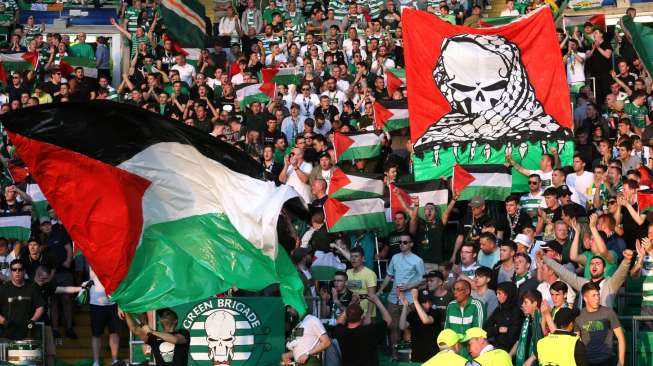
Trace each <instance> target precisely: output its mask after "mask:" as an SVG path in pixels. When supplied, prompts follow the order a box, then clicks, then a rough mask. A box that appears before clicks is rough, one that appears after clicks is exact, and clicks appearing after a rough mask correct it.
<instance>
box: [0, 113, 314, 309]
mask: <svg viewBox="0 0 653 366" xmlns="http://www.w3.org/2000/svg"><path fill="white" fill-rule="evenodd" d="M0 121H1V122H2V124H3V125H4V126H5V128H6V130H7V131H8V135H9V138H10V139H11V141H12V142H13V144H14V145H15V146H16V149H17V152H18V154H19V155H20V157H21V159H22V160H23V161H24V162H25V164H27V166H28V167H29V171H30V174H31V175H32V176H33V177H34V180H35V181H37V182H38V183H39V187H40V188H41V190H42V192H43V194H44V195H45V197H46V198H47V200H48V202H50V204H51V205H52V207H53V208H54V210H56V212H57V213H58V214H59V217H60V219H61V221H62V223H63V225H64V226H65V227H66V229H67V230H68V232H69V233H70V235H71V237H72V239H73V240H74V241H75V244H76V245H78V246H79V248H80V249H81V251H82V252H83V254H84V256H85V257H86V258H87V259H88V261H89V264H90V265H91V267H92V268H93V269H94V271H95V273H96V274H97V275H98V277H99V278H100V281H101V283H102V284H103V285H104V287H105V289H106V291H107V293H108V294H110V296H111V299H112V300H113V301H116V302H117V303H118V304H119V305H120V307H121V308H122V309H123V310H125V311H129V312H141V311H146V310H148V309H159V308H163V307H171V306H175V305H179V304H184V303H188V302H191V301H196V300H200V299H205V298H208V297H210V296H213V295H215V294H217V293H222V292H224V291H226V290H228V289H229V288H231V287H232V286H234V285H237V286H238V288H242V289H245V290H251V291H258V290H261V289H263V288H264V287H266V286H268V285H271V284H273V283H280V287H281V295H282V297H283V299H284V301H285V302H286V304H289V305H292V306H293V307H295V308H296V309H297V310H298V311H299V312H303V311H304V310H305V304H304V299H303V294H302V292H303V284H302V282H301V280H300V279H299V277H298V276H297V272H296V271H295V269H294V266H293V265H292V263H291V261H290V258H289V257H288V255H287V253H286V251H285V250H284V248H283V247H281V246H280V245H278V242H279V239H278V236H277V230H276V228H277V221H278V217H279V215H280V212H281V210H282V207H286V208H287V209H293V207H295V206H292V204H295V203H297V202H296V201H297V198H296V197H297V193H296V192H295V191H294V190H293V189H292V188H291V187H289V186H286V185H282V186H279V187H276V186H275V184H274V183H273V182H266V181H264V180H262V177H263V174H262V173H263V172H262V169H261V168H260V164H258V163H257V162H255V161H254V160H252V159H250V158H249V157H247V156H246V155H245V154H243V153H242V152H240V151H238V150H236V149H235V148H233V147H232V146H230V145H229V144H226V143H223V142H221V141H219V140H216V139H214V138H212V137H211V136H209V135H207V134H204V133H202V132H200V131H198V130H196V129H194V128H192V127H189V126H186V125H184V124H180V123H175V122H174V121H172V120H168V119H165V118H162V117H161V116H159V115H158V114H155V113H151V112H148V111H146V110H144V109H142V108H135V107H132V106H129V105H126V104H115V103H112V102H108V101H94V102H86V103H63V104H58V105H52V104H46V105H41V106H37V107H32V108H27V109H21V110H20V113H13V112H10V113H7V114H4V115H2V117H1V118H0ZM72 198H74V199H72ZM289 200H290V201H289ZM287 201H288V202H287ZM284 212H285V210H284ZM251 273H256V276H252V275H251Z"/></svg>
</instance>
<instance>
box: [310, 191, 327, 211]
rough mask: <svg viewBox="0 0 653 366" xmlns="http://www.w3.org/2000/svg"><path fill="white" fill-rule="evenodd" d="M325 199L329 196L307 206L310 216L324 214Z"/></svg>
mask: <svg viewBox="0 0 653 366" xmlns="http://www.w3.org/2000/svg"><path fill="white" fill-rule="evenodd" d="M327 198H329V196H324V197H322V198H316V199H314V200H313V202H311V204H310V205H308V211H309V212H310V214H311V215H313V214H316V213H323V212H324V202H326V200H327Z"/></svg>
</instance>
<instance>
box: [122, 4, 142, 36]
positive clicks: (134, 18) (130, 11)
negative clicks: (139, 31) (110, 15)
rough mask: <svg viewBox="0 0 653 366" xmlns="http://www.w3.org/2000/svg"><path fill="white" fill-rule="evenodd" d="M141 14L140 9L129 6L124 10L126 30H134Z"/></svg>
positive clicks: (131, 31) (130, 31)
mask: <svg viewBox="0 0 653 366" xmlns="http://www.w3.org/2000/svg"><path fill="white" fill-rule="evenodd" d="M140 14H141V9H137V8H135V7H133V6H130V7H128V8H127V10H125V19H126V20H127V31H128V32H129V33H134V32H136V28H137V27H138V16H139V15H140Z"/></svg>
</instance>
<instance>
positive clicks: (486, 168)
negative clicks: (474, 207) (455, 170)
mask: <svg viewBox="0 0 653 366" xmlns="http://www.w3.org/2000/svg"><path fill="white" fill-rule="evenodd" d="M461 167H462V168H463V169H464V170H466V171H467V172H468V173H470V174H471V175H472V176H473V177H474V180H473V181H472V182H471V183H470V184H469V185H468V186H467V187H465V189H463V191H462V192H461V193H460V198H459V199H460V200H461V201H464V200H469V199H471V198H472V197H474V196H481V197H483V198H485V199H486V200H497V201H503V200H505V199H506V197H508V195H510V191H511V189H512V175H511V172H510V168H508V167H506V166H505V165H503V164H496V165H495V164H481V165H462V166H461Z"/></svg>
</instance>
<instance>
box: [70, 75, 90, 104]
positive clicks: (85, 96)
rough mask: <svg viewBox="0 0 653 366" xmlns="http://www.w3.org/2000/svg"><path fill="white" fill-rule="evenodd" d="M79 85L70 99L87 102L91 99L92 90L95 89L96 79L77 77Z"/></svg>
mask: <svg viewBox="0 0 653 366" xmlns="http://www.w3.org/2000/svg"><path fill="white" fill-rule="evenodd" d="M75 81H76V83H77V85H76V86H75V92H74V93H73V94H71V95H70V100H72V101H79V102H85V101H89V100H91V92H92V91H95V89H96V87H95V80H93V79H91V78H89V77H86V76H84V78H83V79H75Z"/></svg>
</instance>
